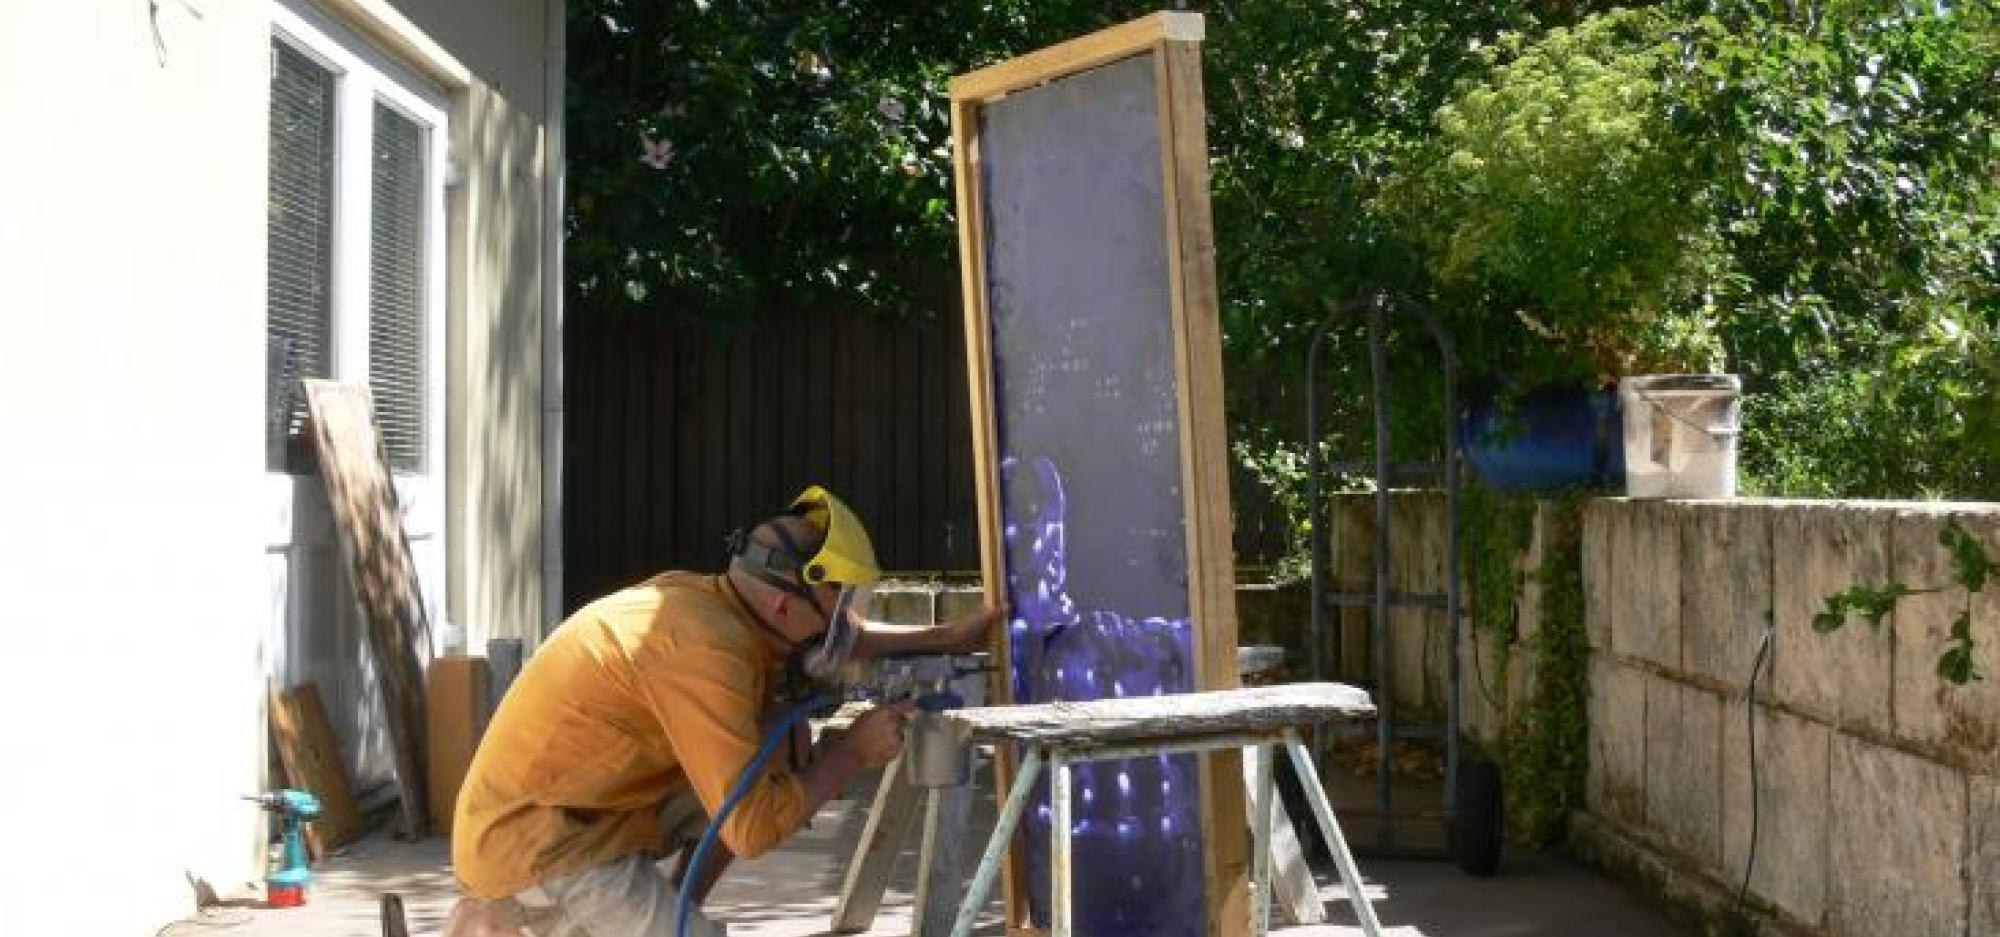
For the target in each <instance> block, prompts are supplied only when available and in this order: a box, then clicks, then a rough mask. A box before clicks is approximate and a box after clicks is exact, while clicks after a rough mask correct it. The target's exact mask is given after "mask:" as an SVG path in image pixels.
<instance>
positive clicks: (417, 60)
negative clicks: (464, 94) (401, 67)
mask: <svg viewBox="0 0 2000 937" xmlns="http://www.w3.org/2000/svg"><path fill="white" fill-rule="evenodd" d="M317 2H318V3H320V4H321V5H323V6H324V7H326V8H327V10H329V11H330V12H332V13H335V14H338V15H339V17H340V18H341V19H342V20H344V21H345V22H348V23H352V24H354V26H355V27H356V28H357V29H360V30H361V31H362V32H364V33H366V34H367V35H368V38H370V39H372V40H374V41H375V42H376V43H378V44H380V45H381V46H382V47H383V48H386V49H388V50H390V51H391V52H394V53H395V54H396V55H397V56H399V57H401V58H402V59H403V60H404V61H406V62H408V63H409V64H410V65H411V66H412V67H414V68H416V69H417V70H418V71H421V72H423V73H424V74H425V75H427V76H429V77H430V78H431V80H433V81H436V82H438V83H439V84H442V85H444V86H445V88H446V89H447V90H450V91H463V90H465V89H467V88H469V87H471V86H472V72H471V70H469V69H467V68H466V67H465V66H464V65H463V64H460V62H459V61H458V59H457V58H456V57H454V56H453V55H452V54H451V53H449V52H446V51H445V50H444V47H443V46H440V45H438V44H437V43H435V42H432V41H431V37H429V36H427V35H425V34H424V31H423V30H421V29H418V28H417V25H416V24H415V23H412V22H410V20H409V17H406V16H404V15H403V14H402V12H401V11H399V10H397V9H396V8H395V7H393V6H390V5H389V2H388V0H317Z"/></svg>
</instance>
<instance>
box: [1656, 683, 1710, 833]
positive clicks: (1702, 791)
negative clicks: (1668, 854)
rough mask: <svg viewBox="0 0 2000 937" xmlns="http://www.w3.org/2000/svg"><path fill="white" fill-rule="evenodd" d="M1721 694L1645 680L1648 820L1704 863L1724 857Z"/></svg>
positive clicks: (1676, 684) (1681, 685)
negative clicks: (1720, 761) (1719, 759)
mask: <svg viewBox="0 0 2000 937" xmlns="http://www.w3.org/2000/svg"><path fill="white" fill-rule="evenodd" d="M1721 722H1722V700H1721V698H1720V697H1718V696H1716V695H1714V694H1712V693H1709V692H1707V691H1704V690H1700V689H1696V688H1694V687H1690V686H1687V685H1685V684H1681V683H1675V682H1673V681H1671V680H1664V679H1661V678H1659V677H1653V678H1650V679H1649V681H1648V682H1647V684H1646V821H1647V823H1648V825H1649V826H1651V828H1652V829H1654V830H1657V831H1659V832H1660V833H1661V834H1663V835H1664V836H1665V838H1666V841H1667V842H1668V843H1670V844H1672V845H1673V846H1674V847H1675V848H1676V849H1679V850H1681V851H1682V852H1684V853H1686V854H1688V855H1689V856H1692V857H1693V858H1694V859H1695V860H1696V861H1697V862H1699V863H1700V864H1701V865H1702V866H1703V867H1713V866H1714V865H1715V864H1716V863H1718V862H1720V861H1722V774H1721V767H1720V764H1719V762H1718V758H1719V756H1720V753H1721V747H1722V725H1721Z"/></svg>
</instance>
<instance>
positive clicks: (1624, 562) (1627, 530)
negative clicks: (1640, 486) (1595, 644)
mask: <svg viewBox="0 0 2000 937" xmlns="http://www.w3.org/2000/svg"><path fill="white" fill-rule="evenodd" d="M1623 507H1624V510H1623V511H1621V512H1620V514H1621V515H1622V516H1621V517H1620V519H1619V520H1618V521H1617V522H1614V530H1613V533H1612V539H1613V541H1614V542H1615V543H1616V544H1617V547H1616V550H1615V552H1614V554H1613V558H1612V567H1611V592H1612V595H1611V602H1612V608H1613V610H1614V611H1613V617H1612V621H1611V642H1612V647H1613V649H1615V650H1616V651H1617V652H1618V653H1619V654H1621V655H1624V656H1627V657H1637V658H1639V659H1641V660H1646V661H1650V662H1652V663H1655V664H1658V665H1660V666H1662V667H1666V668H1669V669H1673V670H1678V669H1680V666H1681V615H1680V605H1681V586H1680V578H1681V554H1680V530H1679V520H1680V508H1681V506H1680V505H1675V504H1669V503H1667V502H1662V501H1628V502H1624V504H1623Z"/></svg>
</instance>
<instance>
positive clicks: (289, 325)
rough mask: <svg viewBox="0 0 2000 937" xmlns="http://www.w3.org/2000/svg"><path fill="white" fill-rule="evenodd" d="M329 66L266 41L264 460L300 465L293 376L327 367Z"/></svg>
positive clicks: (276, 467)
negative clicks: (296, 448)
mask: <svg viewBox="0 0 2000 937" xmlns="http://www.w3.org/2000/svg"><path fill="white" fill-rule="evenodd" d="M335 77H336V76H335V75H334V73H333V72H332V71H330V70H328V69H327V68H325V67H323V66H321V65H320V64H319V63H318V62H316V61H314V60H313V59H311V58H309V57H307V56H306V55H305V54H303V53H301V52H299V51H298V50H296V49H294V48H292V47H291V46H290V45H288V44H286V43H285V42H282V41H276V40H274V41H273V42H272V43H271V129H270V134H271V139H270V183H269V185H270V205H269V209H268V211H269V213H270V218H269V229H268V234H267V235H266V237H267V238H268V244H267V248H268V254H269V258H268V268H267V271H268V272H267V274H266V277H267V279H266V281H265V288H264V291H265V309H266V312H265V354H266V360H265V395H264V424H265V425H264V439H265V447H264V448H265V462H266V465H267V467H268V468H269V469H270V470H271V471H284V472H297V471H300V470H301V466H300V465H298V464H297V461H298V460H297V459H295V458H294V457H293V456H292V453H291V447H290V445H289V442H290V440H291V439H292V437H293V435H294V434H295V433H296V432H297V430H298V429H299V426H300V425H301V424H302V423H303V422H304V421H305V395H304V394H303V393H302V392H301V391H300V387H299V379H300V378H307V377H327V376H329V375H330V374H331V371H330V365H331V358H332V355H331V349H330V345H331V343H332V326H333V295H332V294H333V288H332V287H333V282H332V281H333V210H334V174H333V173H334V145H335V139H334V132H335V121H334V85H335Z"/></svg>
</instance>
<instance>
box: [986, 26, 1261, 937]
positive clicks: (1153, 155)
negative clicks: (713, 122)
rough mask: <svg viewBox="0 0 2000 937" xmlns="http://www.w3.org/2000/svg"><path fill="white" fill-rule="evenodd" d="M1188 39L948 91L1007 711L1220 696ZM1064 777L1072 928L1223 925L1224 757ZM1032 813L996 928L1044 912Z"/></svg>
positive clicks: (1229, 649) (1230, 648) (1235, 919)
mask: <svg viewBox="0 0 2000 937" xmlns="http://www.w3.org/2000/svg"><path fill="white" fill-rule="evenodd" d="M1201 32H1202V20H1201V17H1200V16H1199V15H1198V14H1192V13H1160V14H1156V15H1154V16H1150V17H1147V18H1145V19H1143V20H1138V21H1135V22H1133V23H1128V24H1125V25H1123V26H1118V27H1114V28H1112V29H1109V30H1105V31H1104V32H1101V33H1097V34H1093V35H1091V36H1086V37H1083V38H1081V39H1077V40H1075V41H1073V42H1068V43H1064V44H1062V45H1059V46H1055V47H1051V48H1049V49H1044V50H1042V51H1039V52H1035V53H1032V54H1030V55H1027V56H1023V57H1022V58H1020V59H1016V60H1013V61H1010V62H1004V63H1001V64H999V65H995V66H993V67H991V68H988V69H985V70H983V71H980V72H975V73H973V74H970V75H965V76H961V77H959V78H957V79H954V80H953V82H952V117H953V123H954V135H955V144H956V153H955V159H956V160H957V167H956V168H957V174H958V179H957V182H958V207H959V238H960V257H961V264H962V271H961V272H962V278H963V282H964V288H965V309H966V316H967V320H966V341H967V363H968V368H967V370H968V374H969V378H970V385H971V386H970V391H971V395H972V412H973V422H974V441H973V446H974V453H975V458H976V467H975V473H974V474H975V479H976V481H977V484H978V486H979V512H980V531H981V547H982V550H981V553H982V571H983V573H984V576H985V581H986V586H987V589H988V591H989V593H991V596H990V597H991V598H995V599H1005V600H1006V601H1007V603H1008V604H1009V606H1010V607H1011V608H1012V609H1013V610H1014V615H1015V617H1014V620H1013V621H1012V623H1011V627H1010V628H1009V629H1008V634H1007V638H1006V641H1007V646H1006V647H1005V648H1004V649H1003V652H1004V656H1005V659H1006V660H1007V661H1008V664H1009V666H1008V670H1007V674H1006V679H1005V680H1003V681H1002V684H1003V685H1002V686H1000V687H999V689H1000V690H1001V691H1002V695H1001V696H1000V697H999V698H1000V699H1001V700H1002V701H1004V702H1015V703H1041V702H1049V701H1056V700H1065V701H1078V700H1093V699H1100V698H1107V697H1112V698H1115V697H1120V696H1150V695H1152V694H1154V693H1186V692H1189V691H1194V690H1204V689H1223V688H1228V687H1231V686H1234V685H1235V682H1236V666H1235V654H1236V617H1235V605H1234V596H1233V592H1232V586H1233V575H1232V557H1231V554H1230V548H1229V491H1228V479H1227V467H1228V452H1227V443H1226V439H1225V436H1224V431H1223V422H1222V373H1221V368H1222V366H1221V351H1220V333H1219V327H1218V324H1217V317H1216V297H1215V281H1214V264H1213V254H1214V246H1213V237H1212V234H1211V233H1210V227H1209V212H1208V193H1207V186H1208V176H1207V152H1206V149H1207V145H1206V140H1205V137H1204V133H1203V123H1204V118H1203V108H1202V103H1201V66H1200V58H1199V45H1200V43H1199V40H1200V38H1201ZM1003 761H1004V759H1003ZM1077 770H1078V772H1079V776H1078V784H1079V786H1080V787H1081V788H1082V799H1081V805H1080V810H1079V817H1078V824H1077V827H1076V828H1075V829H1074V830H1073V833H1072V835H1073V841H1074V842H1075V844H1076V846H1075V848H1076V850H1077V863H1076V867H1077V868H1078V869H1079V870H1080V871H1081V870H1090V872H1089V873H1088V874H1087V875H1086V879H1085V880H1084V881H1080V882H1079V883H1078V888H1077V899H1076V900H1077V905H1076V909H1075V914H1076V918H1075V919H1076V922H1077V925H1078V927H1079V931H1080V933H1084V934H1110V933H1146V934H1157V935H1182V937H1192V935H1196V934H1201V933H1204V932H1206V933H1234V932H1238V931H1241V930H1242V929H1243V928H1244V923H1243V922H1246V921H1247V920H1248V913H1247V898H1246V891H1245V885H1246V873H1247V871H1248V844H1247V842H1246V840H1245V836H1244V825H1243V822H1242V817H1243V816H1244V809H1245V807H1244V802H1243V789H1242V770H1241V766H1240V764H1239V762H1238V759H1237V757H1236V755H1235V754H1234V753H1233V752H1232V753H1223V754H1217V755H1213V756H1204V757H1202V758H1201V759H1197V758H1196V757H1194V756H1180V757H1174V758H1168V759H1164V760H1162V759H1140V760H1135V761H1133V762H1130V763H1123V764H1105V765H1091V766H1080V767H1079V768H1078V769H1077ZM1099 779H1102V780H1103V781H1104V782H1106V783H1105V784H1104V785H1103V789H1101V790H1100V789H1098V788H1099V786H1100V785H1099ZM1114 779H1118V780H1117V782H1116V783H1112V782H1113V780H1114ZM1001 789H1002V790H1004V789H1005V787H1004V785H1003V786H1002V788H1001ZM1038 797H1045V792H1039V793H1038ZM1045 803H1046V800H1045V799H1044V800H1041V801H1040V804H1045ZM1040 804H1038V805H1037V806H1036V807H1034V808H1031V809H1030V811H1029V812H1028V814H1027V816H1026V817H1025V818H1024V819H1023V821H1022V829H1023V835H1022V837H1021V839H1020V840H1019V841H1018V843H1017V848H1016V850H1015V852H1014V855H1013V859H1012V861H1010V864H1009V866H1008V873H1009V877H1008V907H1009V918H1010V923H1011V924H1013V925H1014V926H1016V927H1021V926H1033V925H1035V924H1037V923H1039V922H1043V921H1046V920H1047V919H1048V872H1049V869H1048V842H1049V832H1050V831H1049V827H1048V817H1049V814H1048V813H1047V812H1046V811H1045V810H1043V809H1041V806H1040ZM1091 876H1102V880H1101V881H1099V880H1096V879H1094V878H1091Z"/></svg>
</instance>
